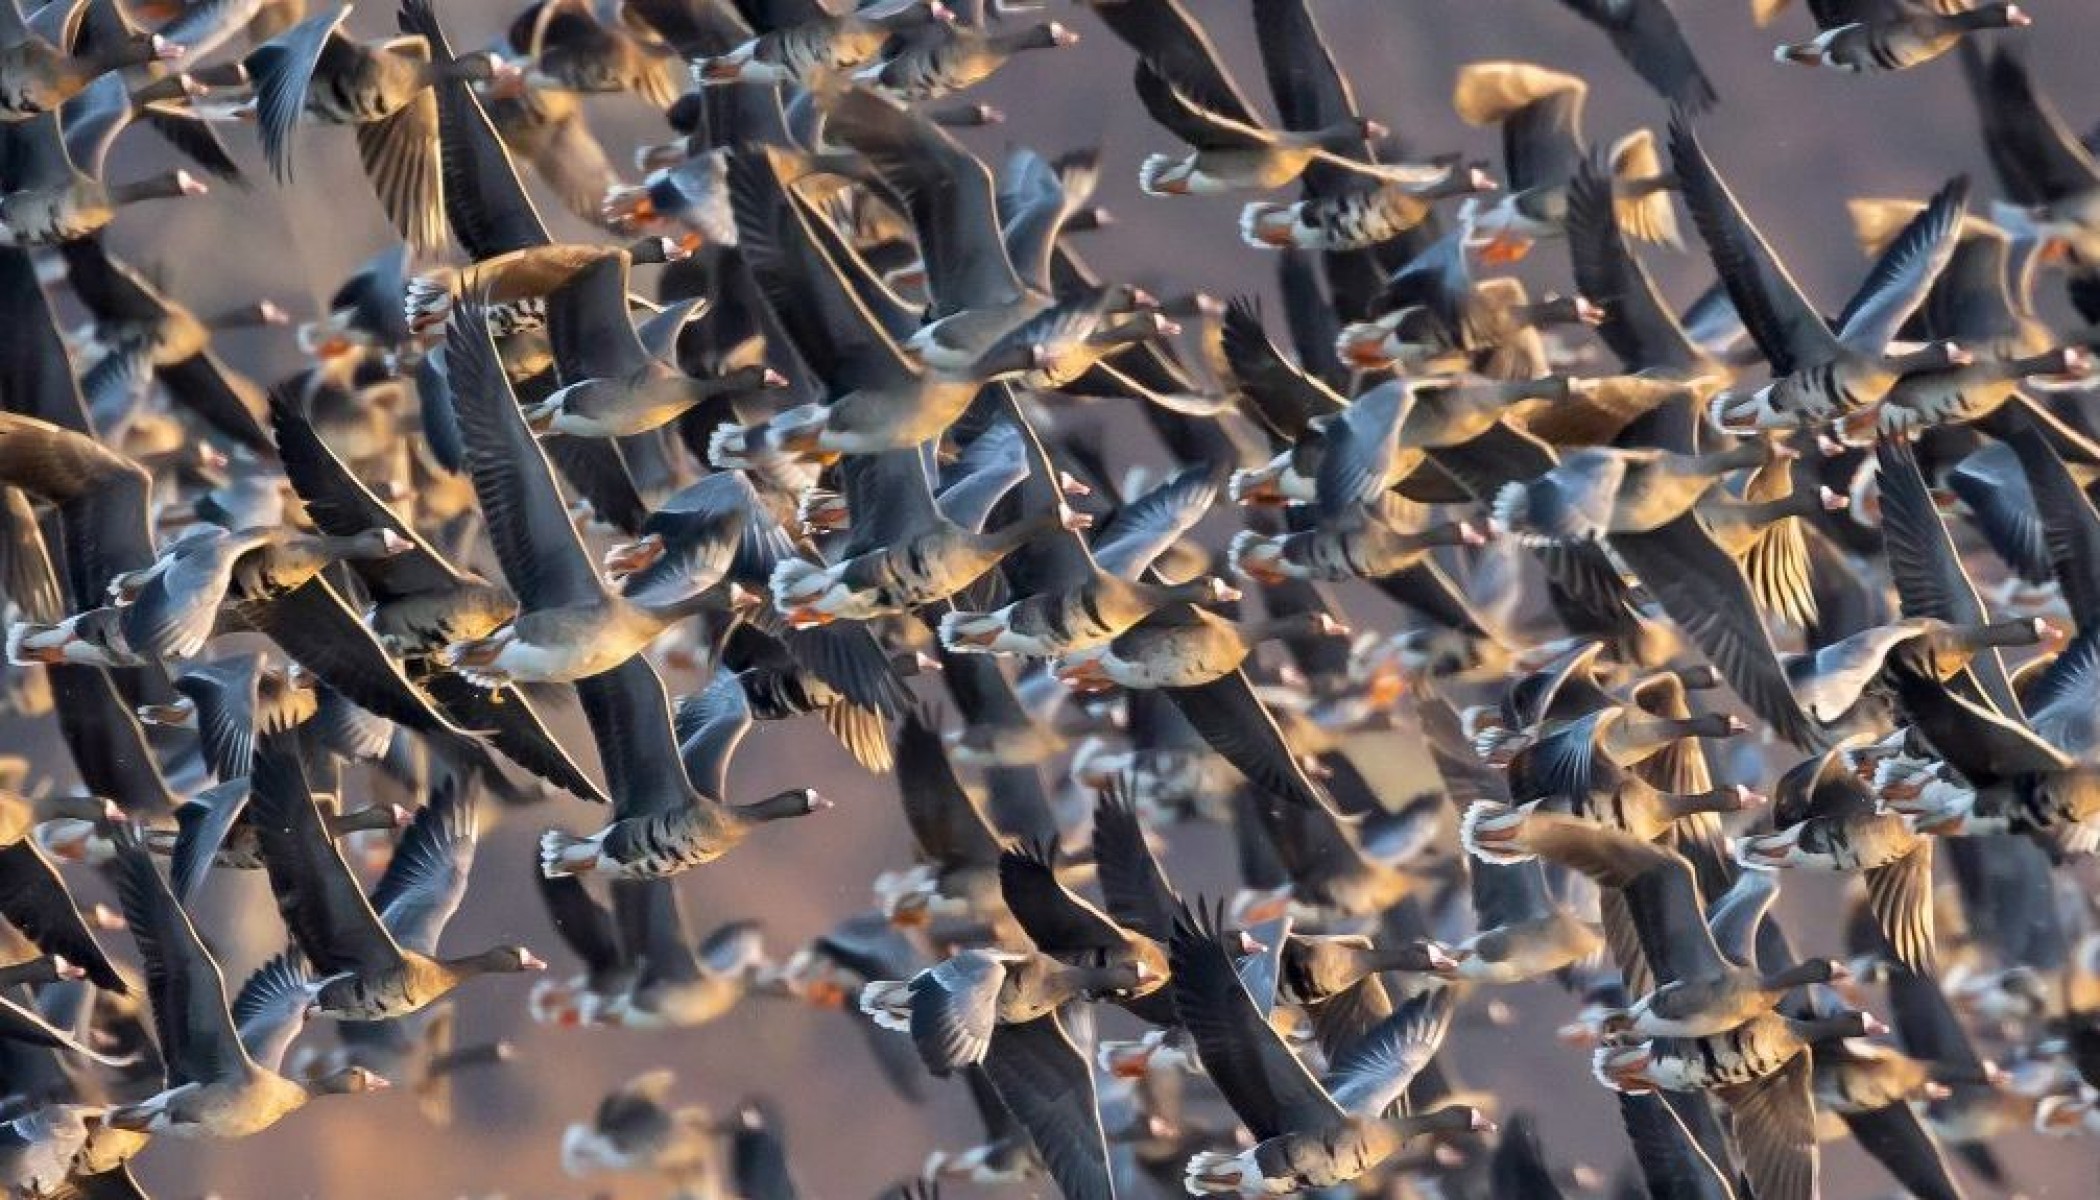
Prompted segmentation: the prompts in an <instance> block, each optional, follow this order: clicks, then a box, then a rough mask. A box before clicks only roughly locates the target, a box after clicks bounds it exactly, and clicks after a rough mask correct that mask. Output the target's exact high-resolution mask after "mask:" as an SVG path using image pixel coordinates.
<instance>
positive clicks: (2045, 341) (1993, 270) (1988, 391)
mask: <svg viewBox="0 0 2100 1200" xmlns="http://www.w3.org/2000/svg"><path fill="white" fill-rule="evenodd" d="M1916 207H1917V206H1916V205H1914V204H1912V203H1910V202H1906V201H1887V200H1883V201H1876V200H1857V201H1854V202H1853V204H1852V209H1853V213H1854V218H1853V219H1854V225H1855V227H1857V228H1858V229H1859V231H1860V232H1861V234H1862V241H1863V242H1865V244H1866V245H1867V247H1868V249H1869V250H1870V251H1878V250H1879V249H1880V248H1881V246H1880V243H1881V241H1882V239H1883V238H1885V237H1886V236H1888V234H1889V232H1890V231H1891V229H1893V228H1900V227H1901V226H1902V225H1903V224H1904V223H1906V222H1907V221H1908V220H1910V219H1911V218H1912V217H1913V216H1914V215H1915V212H1916ZM2035 267H2036V264H2035V262H2034V255H2033V254H2031V253H2026V252H2021V253H2019V254H2018V255H2017V256H2016V254H2015V248H2014V246H2013V245H2012V239H2011V236H2010V235H2009V234H2008V233H2007V232H2006V231H2005V230H2004V229H2002V228H2000V227H1998V226H1996V225H1993V224H1991V223H1990V222H1988V221H1985V220H1983V219H1981V218H1979V217H1974V216H1972V217H1970V218H1968V220H1967V221H1966V222H1965V223H1964V224H1963V226H1962V230H1961V236H1960V240H1959V241H1958V242H1956V244H1955V247H1954V254H1953V256H1952V257H1951V258H1950V259H1949V260H1948V262H1947V268H1946V270H1944V271H1942V272H1941V273H1940V277H1939V279H1938V280H1936V281H1935V282H1934V283H1933V288H1932V291H1931V292H1930V293H1928V294H1927V295H1926V297H1925V303H1924V304H1923V305H1922V306H1921V307H1920V309H1919V311H1918V313H1917V315H1916V316H1915V317H1913V318H1912V321H1911V325H1913V326H1916V329H1915V330H1914V331H1912V332H1915V333H1917V334H1919V335H1922V336H1924V337H1928V338H1941V339H1945V340H1949V341H1953V342H1955V343H1956V344H1958V345H1961V346H1963V347H1964V348H1967V349H1969V350H1970V351H1971V352H1972V353H1974V354H1975V355H1976V361H1975V362H1973V363H1970V364H1969V365H1967V366H1961V367H1956V368H1954V369H1952V370H1948V371H1935V372H1924V373H1920V374H1917V375H1910V376H1906V377H1904V378H1903V379H1901V380H1898V381H1897V383H1896V385H1895V386H1894V387H1893V388H1891V389H1890V390H1889V394H1888V395H1887V396H1886V397H1885V398H1884V399H1883V400H1882V402H1881V406H1880V408H1879V409H1877V410H1876V418H1877V419H1876V421H1875V425H1876V428H1877V430H1878V431H1880V432H1883V433H1886V434H1892V435H1903V434H1910V433H1912V432H1914V431H1915V430H1918V429H1921V428H1925V427H1929V426H1933V425H1939V424H1949V423H1955V422H1971V421H1973V422H1980V423H1982V424H1983V425H1984V426H1985V427H1987V428H2000V429H2002V428H2004V426H2003V424H2002V423H2000V422H1999V420H1998V418H1997V414H1998V411H1999V409H2000V408H2001V407H2002V406H2004V405H2006V404H2008V403H2013V404H2019V405H2021V406H2022V407H2023V410H2026V411H2028V412H2029V419H2030V420H2039V421H2042V422H2044V423H2045V424H2053V419H2052V418H2050V417H2049V416H2048V414H2047V413H2046V412H2045V411H2043V410H2039V409H2035V408H2034V407H2033V406H2032V405H2031V404H2030V403H2029V402H2027V401H2025V400H2024V399H2022V398H2021V397H2020V396H2019V389H2020V388H2021V386H2022V385H2023V384H2025V383H2029V382H2031V383H2032V385H2033V386H2035V387H2037V388H2042V387H2047V386H2050V385H2052V384H2061V383H2067V382H2071V381H2075V380H2077V379H2079V378H2081V377H2083V376H2086V375H2089V374H2091V373H2092V371H2093V369H2094V368H2093V363H2092V359H2091V356H2090V355H2089V354H2088V353H2087V352H2086V351H2085V350H2084V349H2083V348H2081V347H2078V346H2058V345H2055V344H2054V342H2055V339H2054V337H2053V336H2052V335H2051V334H2050V333H2049V331H2048V329H2047V327H2046V326H2044V325H2042V324H2041V323H2040V322H2039V321H2037V320H2036V319H2035V317H2034V297H2033V273H2034V270H2035ZM2059 436H2061V435H2059Z"/></svg>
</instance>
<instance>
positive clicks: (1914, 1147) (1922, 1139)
mask: <svg viewBox="0 0 2100 1200" xmlns="http://www.w3.org/2000/svg"><path fill="white" fill-rule="evenodd" d="M1950 1081H1963V1082H1973V1083H1982V1082H1984V1080H1983V1079H1981V1078H1977V1079H1972V1080H1965V1079H1964V1072H1963V1069H1962V1068H1960V1067H1958V1066H1950V1065H1947V1064H1941V1063H1930V1062H1924V1061H1921V1060H1919V1059H1915V1058H1912V1057H1910V1056H1909V1055H1907V1054H1904V1053H1903V1052H1901V1051H1899V1050H1896V1049H1893V1048H1891V1047H1888V1046H1883V1045H1881V1044H1879V1043H1877V1042H1867V1041H1856V1040H1851V1039H1847V1040H1844V1041H1840V1042H1824V1043H1820V1044H1818V1045H1817V1047H1816V1051H1815V1098H1816V1108H1817V1109H1818V1110H1819V1111H1829V1112H1834V1113H1836V1114H1837V1115H1838V1117H1839V1118H1840V1119H1841V1120H1843V1121H1844V1123H1845V1127H1846V1128H1847V1129H1848V1130H1850V1131H1851V1133H1852V1136H1853V1137H1854V1138H1855V1139H1856V1140H1857V1141H1858V1142H1859V1143H1860V1145H1861V1146H1863V1147H1865V1148H1866V1149H1867V1151H1868V1153H1870V1154H1872V1155H1873V1156H1874V1157H1875V1159H1876V1160H1877V1161H1879V1162H1880V1163H1881V1164H1882V1165H1883V1166H1884V1167H1886V1168H1887V1169H1888V1172H1889V1174H1891V1175H1892V1176H1894V1177H1895V1178H1896V1180H1897V1182H1899V1183H1901V1184H1902V1185H1903V1186H1904V1187H1905V1188H1906V1189H1907V1190H1909V1191H1910V1192H1912V1193H1914V1194H1916V1195H1919V1196H1956V1195H1959V1194H1960V1192H1959V1190H1958V1189H1957V1188H1956V1186H1955V1183H1954V1180H1953V1178H1952V1174H1951V1172H1950V1171H1949V1170H1948V1167H1947V1162H1946V1159H1945V1157H1944V1156H1943V1154H1942V1152H1941V1150H1940V1146H1939V1143H1938V1142H1937V1141H1936V1140H1935V1139H1934V1138H1933V1136H1932V1133H1931V1131H1930V1130H1929V1129H1927V1128H1926V1126H1925V1123H1924V1121H1923V1120H1921V1119H1920V1118H1919V1116H1918V1114H1917V1113H1916V1112H1915V1111H1914V1110H1913V1109H1912V1108H1911V1103H1912V1102H1913V1101H1918V1100H1923V1101H1927V1102H1930V1101H1933V1100H1945V1099H1948V1098H1949V1097H1951V1096H1952V1095H1953V1089H1952V1087H1951V1086H1950Z"/></svg>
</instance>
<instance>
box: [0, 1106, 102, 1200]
mask: <svg viewBox="0 0 2100 1200" xmlns="http://www.w3.org/2000/svg"><path fill="white" fill-rule="evenodd" d="M97 1115H99V1114H97V1112H96V1110H95V1109H94V1108H93V1107H91V1106H89V1105H85V1104H47V1105H43V1106H40V1107H38V1108H34V1109H31V1110H30V1111H28V1112H25V1113H22V1114H21V1115H19V1116H16V1117H14V1118H12V1119H11V1120H9V1121H8V1122H7V1123H6V1124H5V1125H0V1179H4V1180H5V1181H6V1183H7V1186H8V1187H9V1188H11V1189H14V1190H16V1191H18V1192H20V1194H22V1195H25V1196H41V1195H46V1194H48V1193H51V1192H54V1191H56V1190H57V1189H58V1188H59V1187H61V1186H62V1185H64V1184H65V1182H66V1176H67V1175H68V1174H69V1168H70V1166H71V1164H72V1162H73V1159H74V1158H75V1157H77V1156H78V1155H79V1153H80V1150H81V1148H82V1147H83V1146H85V1145H86V1144H87V1139H88V1120H89V1119H90V1118H91V1117H94V1116H97Z"/></svg>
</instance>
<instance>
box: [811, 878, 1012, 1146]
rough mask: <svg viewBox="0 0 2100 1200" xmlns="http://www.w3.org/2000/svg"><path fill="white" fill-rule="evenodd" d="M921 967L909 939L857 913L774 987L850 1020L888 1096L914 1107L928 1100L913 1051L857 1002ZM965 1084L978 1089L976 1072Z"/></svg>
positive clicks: (879, 919) (876, 916) (883, 921)
mask: <svg viewBox="0 0 2100 1200" xmlns="http://www.w3.org/2000/svg"><path fill="white" fill-rule="evenodd" d="M922 961H923V959H922V958H921V956H920V955H919V952H918V949H917V948H916V947H915V946H914V945H913V944H912V941H911V939H910V937H909V936H907V935H906V934H905V932H904V931H903V930H900V929H898V928H896V927H895V926H894V925H892V924H891V923H890V922H889V920H888V919H887V918H885V917H884V916H883V915H882V914H881V913H879V912H862V913H855V914H853V915H851V916H848V917H846V918H844V919H843V920H841V921H839V922H838V923H837V924H835V925H833V926H832V927H831V928H830V929H829V930H827V931H826V932H825V933H823V934H821V935H819V936H818V937H817V938H816V940H815V941H813V942H811V943H810V944H809V945H808V946H805V947H803V948H802V949H800V950H798V951H796V952H795V953H794V954H793V955H792V956H790V957H789V959H788V960H787V962H786V963H784V964H782V966H781V968H780V970H779V972H778V982H779V984H780V985H781V986H782V987H785V988H786V989H787V991H788V993H789V994H790V995H793V996H796V997H798V998H800V999H803V1000H805V1001H807V1002H808V1003H811V1004H815V1005H816V1006H818V1007H820V1008H828V1009H833V1010H836V1011H838V1012H839V1013H841V1014H843V1015H844V1016H846V1017H847V1018H848V1019H849V1020H851V1022H852V1023H853V1025H854V1026H855V1027H856V1028H857V1029H858V1030H859V1032H860V1034H861V1038H862V1040H863V1041H864V1042H865V1043H866V1044H867V1047H868V1050H869V1052H870V1053H871V1054H872V1055H873V1056H874V1058H875V1065H876V1066H877V1067H878V1068H879V1069H880V1070H881V1072H882V1077H883V1079H884V1081H885V1082H887V1083H888V1084H889V1087H890V1090H891V1091H892V1092H894V1093H896V1095H897V1096H898V1097H899V1098H901V1099H903V1100H906V1101H908V1102H910V1103H913V1104H917V1103H920V1102H922V1101H923V1100H924V1099H925V1098H926V1086H925V1085H926V1079H927V1075H926V1069H925V1067H924V1066H922V1065H921V1064H920V1062H919V1054H918V1050H917V1048H916V1047H914V1046H911V1045H909V1044H906V1043H905V1042H904V1041H903V1040H901V1039H899V1038H896V1037H892V1036H891V1035H890V1031H888V1030H886V1029H884V1028H882V1027H881V1026H880V1025H877V1024H876V1023H875V1022H874V1020H873V1019H871V1018H870V1017H869V1016H868V1015H867V1014H866V1013H863V1012H861V1011H860V1006H859V1004H858V999H859V996H860V992H861V989H862V988H863V987H864V986H865V985H866V984H868V983H869V982H871V981H873V980H877V979H898V978H906V977H909V976H911V975H913V974H915V973H916V972H917V971H918V969H919V966H920V964H921V963H922ZM966 1078H970V1079H976V1080H978V1081H979V1083H982V1076H981V1074H980V1073H978V1072H975V1071H971V1072H967V1073H966ZM985 1088H986V1090H989V1085H985ZM974 1090H976V1089H975V1088H974V1087H973V1091H974Z"/></svg>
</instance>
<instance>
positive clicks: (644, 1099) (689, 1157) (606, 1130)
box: [561, 1069, 721, 1182]
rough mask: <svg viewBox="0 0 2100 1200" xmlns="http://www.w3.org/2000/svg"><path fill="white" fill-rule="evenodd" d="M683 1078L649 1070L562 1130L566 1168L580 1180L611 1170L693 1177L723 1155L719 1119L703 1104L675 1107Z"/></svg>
mask: <svg viewBox="0 0 2100 1200" xmlns="http://www.w3.org/2000/svg"><path fill="white" fill-rule="evenodd" d="M676 1086H678V1077H677V1076H676V1075H674V1074H673V1073H672V1072H670V1071H669V1070H662V1069H659V1070H655V1071H647V1072H644V1073H643V1074H640V1075H637V1076H635V1077H634V1078H633V1079H630V1080H628V1081H627V1082H626V1083H623V1084H621V1085H620V1086H619V1087H617V1088H615V1089H613V1090H612V1091H610V1092H607V1093H606V1094H605V1097H604V1098H603V1099H601V1100H599V1101H598V1109H597V1111H596V1112H595V1113H593V1114H592V1116H591V1119H590V1121H589V1122H587V1123H586V1122H576V1123H574V1124H571V1125H570V1126H569V1127H568V1128H567V1129H565V1130H563V1131H562V1138H561V1169H562V1171H563V1172H564V1173H566V1174H567V1175H569V1176H570V1177H571V1178H575V1179H587V1178H589V1177H591V1176H592V1175H596V1174H598V1173H600V1172H607V1171H618V1172H625V1171H645V1172H648V1173H650V1174H655V1175H662V1176H664V1177H666V1178H668V1179H670V1180H672V1181H674V1182H685V1181H691V1180H694V1179H696V1178H697V1177H699V1176H700V1175H701V1174H703V1173H704V1172H705V1171H706V1170H707V1169H709V1168H710V1167H711V1166H712V1164H714V1162H715V1161H716V1159H717V1157H718V1156H719V1155H720V1153H721V1152H720V1150H719V1149H717V1147H716V1136H715V1133H716V1131H715V1121H714V1118H713V1117H712V1116H710V1115H709V1114H708V1111H707V1110H706V1109H704V1108H700V1107H697V1106H685V1107H679V1108H671V1107H669V1102H670V1098H671V1089H672V1088H674V1087H676Z"/></svg>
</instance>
